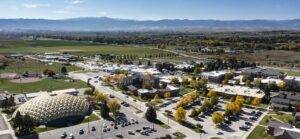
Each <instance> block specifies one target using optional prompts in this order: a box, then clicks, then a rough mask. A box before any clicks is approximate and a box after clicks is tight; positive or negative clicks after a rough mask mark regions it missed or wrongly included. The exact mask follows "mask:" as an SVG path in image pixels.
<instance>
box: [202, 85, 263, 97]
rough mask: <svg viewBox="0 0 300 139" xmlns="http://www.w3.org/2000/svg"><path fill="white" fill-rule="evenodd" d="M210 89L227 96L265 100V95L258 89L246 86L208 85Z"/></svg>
mask: <svg viewBox="0 0 300 139" xmlns="http://www.w3.org/2000/svg"><path fill="white" fill-rule="evenodd" d="M207 87H208V88H210V89H212V90H214V91H216V92H217V93H219V94H221V95H225V96H236V95H240V96H244V97H246V98H255V97H257V98H260V99H261V98H263V97H264V96H265V93H264V92H263V91H261V90H260V89H258V88H249V87H246V86H238V85H235V86H230V85H220V84H208V85H207Z"/></svg>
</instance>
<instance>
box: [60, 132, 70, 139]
mask: <svg viewBox="0 0 300 139" xmlns="http://www.w3.org/2000/svg"><path fill="white" fill-rule="evenodd" d="M67 136H68V135H67V133H66V132H64V133H62V134H61V136H60V137H61V138H62V139H64V138H66V137H67Z"/></svg>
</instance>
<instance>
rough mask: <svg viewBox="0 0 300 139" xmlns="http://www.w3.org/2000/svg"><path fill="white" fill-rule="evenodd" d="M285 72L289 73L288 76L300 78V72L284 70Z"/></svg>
mask: <svg viewBox="0 0 300 139" xmlns="http://www.w3.org/2000/svg"><path fill="white" fill-rule="evenodd" d="M283 72H285V73H287V75H289V76H299V77H300V71H291V70H283Z"/></svg>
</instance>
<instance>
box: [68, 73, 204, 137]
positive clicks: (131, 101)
mask: <svg viewBox="0 0 300 139" xmlns="http://www.w3.org/2000/svg"><path fill="white" fill-rule="evenodd" d="M95 75H98V74H95ZM69 76H70V77H71V78H73V79H80V80H82V81H84V82H87V80H88V79H89V78H92V80H91V81H90V83H91V84H92V85H94V86H95V87H96V89H98V90H101V91H104V92H106V93H107V94H112V95H114V96H115V97H117V98H118V99H120V100H122V101H125V102H127V103H129V104H130V105H131V106H133V107H135V108H136V109H139V110H141V111H142V112H146V110H147V107H146V105H145V102H140V101H134V99H133V98H131V97H127V96H126V95H125V94H123V93H121V92H116V91H114V90H112V89H110V88H109V87H107V86H102V85H101V82H98V83H95V82H94V81H95V79H94V78H93V77H94V76H92V75H91V74H87V73H72V72H71V73H69ZM157 119H159V120H160V121H162V122H163V123H166V124H168V125H169V126H170V127H171V128H170V129H168V131H169V132H171V133H174V132H182V133H184V134H185V135H186V136H187V138H188V139H194V138H199V137H200V134H199V133H196V132H194V131H193V130H191V129H189V128H187V127H185V126H182V125H180V124H179V123H177V122H175V121H173V120H170V119H169V118H167V117H166V116H164V115H163V112H162V111H157Z"/></svg>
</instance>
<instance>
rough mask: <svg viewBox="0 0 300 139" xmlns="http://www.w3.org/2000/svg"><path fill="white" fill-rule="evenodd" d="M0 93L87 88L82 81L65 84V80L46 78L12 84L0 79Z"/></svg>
mask: <svg viewBox="0 0 300 139" xmlns="http://www.w3.org/2000/svg"><path fill="white" fill-rule="evenodd" d="M0 84H1V86H0V93H1V92H4V91H8V92H10V93H33V92H39V91H53V90H61V89H68V88H84V87H87V85H86V83H85V82H83V81H79V80H76V81H75V82H67V81H65V79H51V78H46V79H43V80H41V81H37V82H32V83H12V82H10V81H9V80H8V79H0Z"/></svg>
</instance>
